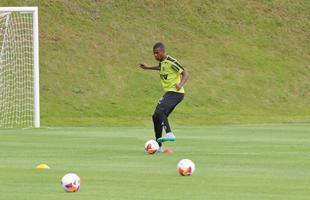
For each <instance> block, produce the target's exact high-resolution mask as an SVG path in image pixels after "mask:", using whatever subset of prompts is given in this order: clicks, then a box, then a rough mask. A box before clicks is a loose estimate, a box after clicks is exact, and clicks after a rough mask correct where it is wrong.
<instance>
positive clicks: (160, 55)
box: [153, 42, 166, 61]
mask: <svg viewBox="0 0 310 200" xmlns="http://www.w3.org/2000/svg"><path fill="white" fill-rule="evenodd" d="M153 54H154V57H155V59H156V60H158V61H163V60H164V59H165V58H166V53H165V45H164V44H163V43H161V42H157V43H156V44H154V46H153Z"/></svg>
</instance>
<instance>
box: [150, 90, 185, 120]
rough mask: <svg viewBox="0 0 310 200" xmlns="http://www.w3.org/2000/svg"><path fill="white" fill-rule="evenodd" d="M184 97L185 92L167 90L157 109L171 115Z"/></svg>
mask: <svg viewBox="0 0 310 200" xmlns="http://www.w3.org/2000/svg"><path fill="white" fill-rule="evenodd" d="M183 99H184V93H178V92H166V93H165V94H164V96H163V97H162V98H160V100H159V102H158V104H157V106H156V110H155V112H156V111H162V112H164V113H165V114H166V116H169V114H170V113H171V112H172V111H173V110H174V108H175V107H176V106H177V105H178V104H179V103H180V102H181V101H182V100H183Z"/></svg>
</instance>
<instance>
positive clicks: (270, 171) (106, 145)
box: [0, 124, 310, 200]
mask: <svg viewBox="0 0 310 200" xmlns="http://www.w3.org/2000/svg"><path fill="white" fill-rule="evenodd" d="M175 132H176V134H177V142H175V143H170V144H167V146H166V147H167V148H171V149H173V150H174V153H173V154H171V155H164V154H161V155H159V154H157V155H147V154H145V153H144V152H143V145H144V142H145V141H146V140H147V139H150V138H152V130H151V129H146V128H51V129H48V128H47V129H38V130H34V129H24V130H23V129H15V130H14V129H13V130H12V129H7V130H1V132H0V199H5V200H17V199H18V200H21V199H23V200H27V199H29V200H30V199H31V200H33V199H42V200H43V199H44V200H55V199H57V200H62V199H66V200H68V199H74V200H78V199H92V200H96V199H98V200H99V199H109V200H112V199H128V200H129V199H133V200H139V199H141V200H142V199H159V200H164V199H178V200H179V199H191V200H193V199H211V200H249V199H251V200H256V199H257V200H262V199H279V200H284V199H285V200H302V199H304V200H306V199H309V196H310V170H309V166H310V157H309V155H310V135H309V133H310V124H274V125H223V126H208V127H184V128H178V129H175ZM183 158H189V159H191V160H193V161H194V162H195V163H196V166H197V170H196V172H195V174H194V175H193V176H191V177H181V176H179V175H178V174H177V172H176V164H177V162H178V161H179V160H180V159H183ZM39 163H47V164H49V166H50V167H51V169H49V170H46V171H39V170H37V169H35V166H36V165H37V164H39ZM68 172H75V173H77V174H78V175H79V176H80V177H81V180H82V184H81V190H80V191H79V192H77V193H65V192H64V191H63V190H62V188H61V186H60V179H61V177H62V176H63V175H64V174H65V173H68Z"/></svg>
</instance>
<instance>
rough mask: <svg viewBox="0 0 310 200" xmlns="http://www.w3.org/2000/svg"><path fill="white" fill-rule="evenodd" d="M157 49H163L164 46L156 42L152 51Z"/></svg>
mask: <svg viewBox="0 0 310 200" xmlns="http://www.w3.org/2000/svg"><path fill="white" fill-rule="evenodd" d="M158 48H160V49H165V45H164V44H163V43H162V42H157V43H156V44H154V46H153V50H154V49H158Z"/></svg>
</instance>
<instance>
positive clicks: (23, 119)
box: [0, 7, 40, 128]
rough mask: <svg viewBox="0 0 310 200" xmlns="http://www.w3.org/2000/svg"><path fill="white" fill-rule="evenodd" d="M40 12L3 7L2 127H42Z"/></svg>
mask: <svg viewBox="0 0 310 200" xmlns="http://www.w3.org/2000/svg"><path fill="white" fill-rule="evenodd" d="M38 51H39V50H38V10H37V8H36V7H0V128H19V127H39V126H40V117H39V69H38V59H39V58H38Z"/></svg>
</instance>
